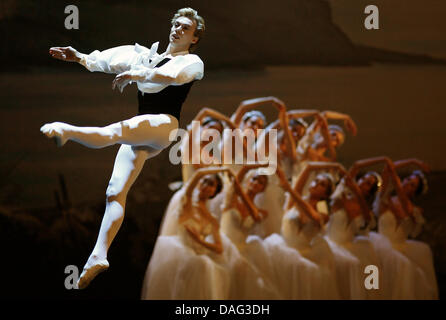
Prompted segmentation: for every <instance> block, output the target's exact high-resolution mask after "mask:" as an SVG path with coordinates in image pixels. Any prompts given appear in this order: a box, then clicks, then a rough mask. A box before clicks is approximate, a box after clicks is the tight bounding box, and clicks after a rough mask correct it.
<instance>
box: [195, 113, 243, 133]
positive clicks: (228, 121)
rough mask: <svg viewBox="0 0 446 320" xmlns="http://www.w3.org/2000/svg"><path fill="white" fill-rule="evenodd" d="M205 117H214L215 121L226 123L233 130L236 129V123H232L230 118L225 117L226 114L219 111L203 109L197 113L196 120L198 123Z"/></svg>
mask: <svg viewBox="0 0 446 320" xmlns="http://www.w3.org/2000/svg"><path fill="white" fill-rule="evenodd" d="M205 117H212V118H214V119H217V120H220V121H223V122H225V123H226V124H227V125H228V126H229V127H230V128H231V129H235V125H234V123H232V121H231V119H229V117H227V116H225V115H224V114H222V113H220V112H218V111H217V110H214V109H211V108H202V109H201V110H200V112H198V113H197V115H196V116H195V118H194V120H196V121H200V122H201V121H202V120H203V119H204V118H205Z"/></svg>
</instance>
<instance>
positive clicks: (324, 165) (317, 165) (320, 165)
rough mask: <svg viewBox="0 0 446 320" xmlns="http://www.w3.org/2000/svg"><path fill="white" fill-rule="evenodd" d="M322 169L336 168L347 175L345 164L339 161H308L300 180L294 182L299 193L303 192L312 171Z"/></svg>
mask: <svg viewBox="0 0 446 320" xmlns="http://www.w3.org/2000/svg"><path fill="white" fill-rule="evenodd" d="M321 170H335V171H338V172H340V173H341V175H345V174H346V173H347V172H346V170H345V168H344V166H343V165H342V164H340V163H337V162H308V163H307V165H306V166H305V168H304V170H303V171H302V173H301V174H300V175H299V178H298V180H297V181H296V183H295V184H294V190H295V191H296V192H297V193H298V194H302V191H303V188H304V186H305V183H306V182H307V180H308V177H309V175H310V173H311V172H312V171H321Z"/></svg>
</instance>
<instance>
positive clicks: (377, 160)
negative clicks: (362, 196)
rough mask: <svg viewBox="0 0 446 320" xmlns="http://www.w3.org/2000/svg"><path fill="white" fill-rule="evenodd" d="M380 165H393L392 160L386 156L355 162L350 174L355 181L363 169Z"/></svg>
mask: <svg viewBox="0 0 446 320" xmlns="http://www.w3.org/2000/svg"><path fill="white" fill-rule="evenodd" d="M379 163H384V164H386V165H392V160H390V158H389V157H386V156H380V157H375V158H367V159H362V160H358V161H355V163H354V164H353V165H352V166H351V167H350V169H349V171H348V174H349V175H350V177H352V178H353V179H355V177H356V176H357V174H358V173H359V171H360V170H361V169H363V168H366V167H370V166H373V165H376V164H379Z"/></svg>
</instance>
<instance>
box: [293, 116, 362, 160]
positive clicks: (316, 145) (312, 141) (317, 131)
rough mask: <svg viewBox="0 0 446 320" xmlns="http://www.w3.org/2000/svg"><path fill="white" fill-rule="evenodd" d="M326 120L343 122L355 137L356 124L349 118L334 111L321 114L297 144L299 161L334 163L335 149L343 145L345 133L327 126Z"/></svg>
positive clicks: (337, 128) (338, 127)
mask: <svg viewBox="0 0 446 320" xmlns="http://www.w3.org/2000/svg"><path fill="white" fill-rule="evenodd" d="M328 119H335V120H343V121H344V126H345V127H346V128H347V130H348V131H350V132H351V133H352V134H353V135H356V132H357V128H356V124H355V123H354V121H353V120H352V119H351V118H350V116H348V115H346V114H343V113H339V112H335V111H324V112H321V113H320V115H319V116H316V119H315V120H314V121H313V122H312V123H311V125H310V126H309V127H308V128H307V131H306V134H305V137H304V138H302V139H301V140H300V142H299V144H298V160H299V161H336V148H337V147H339V146H341V145H342V144H343V143H344V140H345V133H344V130H342V128H341V127H340V126H338V125H334V124H331V125H329V124H328V122H327V121H328ZM327 152H328V155H327Z"/></svg>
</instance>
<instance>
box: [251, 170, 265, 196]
mask: <svg viewBox="0 0 446 320" xmlns="http://www.w3.org/2000/svg"><path fill="white" fill-rule="evenodd" d="M267 183H268V178H267V177H266V176H265V175H263V174H255V175H254V176H252V177H251V179H250V180H249V184H248V189H249V190H250V191H252V192H253V193H255V194H257V193H260V192H263V191H265V188H266V185H267Z"/></svg>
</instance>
